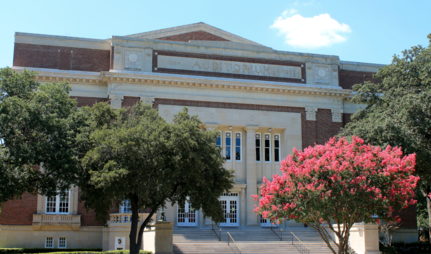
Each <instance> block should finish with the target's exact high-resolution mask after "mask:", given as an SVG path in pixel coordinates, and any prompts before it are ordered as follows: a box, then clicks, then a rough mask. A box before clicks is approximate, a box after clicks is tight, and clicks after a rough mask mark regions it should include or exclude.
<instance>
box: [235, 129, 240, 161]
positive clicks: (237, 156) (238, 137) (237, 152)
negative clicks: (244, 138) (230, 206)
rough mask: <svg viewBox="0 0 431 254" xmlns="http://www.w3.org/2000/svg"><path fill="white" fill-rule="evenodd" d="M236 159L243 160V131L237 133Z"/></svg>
mask: <svg viewBox="0 0 431 254" xmlns="http://www.w3.org/2000/svg"><path fill="white" fill-rule="evenodd" d="M235 160H237V161H241V133H240V132H237V133H235Z"/></svg>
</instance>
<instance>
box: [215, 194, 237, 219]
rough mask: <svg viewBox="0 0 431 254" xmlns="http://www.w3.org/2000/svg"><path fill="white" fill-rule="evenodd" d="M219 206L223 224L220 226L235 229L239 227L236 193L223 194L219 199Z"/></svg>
mask: <svg viewBox="0 0 431 254" xmlns="http://www.w3.org/2000/svg"><path fill="white" fill-rule="evenodd" d="M220 204H221V208H222V210H223V216H224V222H221V223H220V226H224V227H237V226H239V218H238V215H239V209H238V208H239V197H238V193H224V194H223V196H221V197H220Z"/></svg>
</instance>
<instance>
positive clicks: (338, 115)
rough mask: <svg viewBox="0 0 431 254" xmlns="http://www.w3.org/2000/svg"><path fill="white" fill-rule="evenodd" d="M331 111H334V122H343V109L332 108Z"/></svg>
mask: <svg viewBox="0 0 431 254" xmlns="http://www.w3.org/2000/svg"><path fill="white" fill-rule="evenodd" d="M331 113H332V122H339V123H341V122H343V120H342V115H343V110H342V109H331Z"/></svg>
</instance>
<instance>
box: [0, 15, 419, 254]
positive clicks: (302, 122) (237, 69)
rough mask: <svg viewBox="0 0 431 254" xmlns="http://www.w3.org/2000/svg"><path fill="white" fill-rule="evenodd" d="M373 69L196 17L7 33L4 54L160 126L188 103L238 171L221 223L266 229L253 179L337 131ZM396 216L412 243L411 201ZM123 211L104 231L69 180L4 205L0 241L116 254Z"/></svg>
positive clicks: (197, 220) (195, 216)
mask: <svg viewBox="0 0 431 254" xmlns="http://www.w3.org/2000/svg"><path fill="white" fill-rule="evenodd" d="M379 67H383V65H378V64H369V63H358V62H346V61H341V60H340V59H339V57H337V56H329V55H317V54H307V53H296V52H286V51H278V50H274V49H272V48H269V47H266V46H263V45H260V44H258V43H255V42H252V41H250V40H247V39H244V38H242V37H239V36H237V35H234V34H231V33H228V32H226V31H223V30H220V29H217V28H215V27H212V26H209V25H207V24H204V23H196V24H191V25H185V26H180V27H173V28H168V29H162V30H157V31H152V32H145V33H140V34H133V35H128V36H112V38H110V39H106V40H98V39H84V38H75V37H63V36H51V35H40V34H27V33H16V35H15V49H14V61H13V69H15V70H16V71H22V70H23V69H24V68H27V69H30V70H35V71H37V72H38V75H37V76H36V79H37V80H38V81H39V82H41V83H43V82H53V81H68V82H69V83H70V84H71V86H72V91H71V92H70V95H71V96H72V97H73V98H76V100H77V101H78V106H92V105H93V104H95V103H97V102H109V103H110V104H111V106H112V107H115V108H120V107H127V106H132V105H134V104H136V103H137V102H139V101H141V102H143V103H147V104H151V105H152V106H153V107H154V108H156V109H158V111H159V114H160V116H162V117H163V118H165V119H166V120H167V121H171V120H172V119H173V116H174V114H176V113H177V112H179V111H180V110H181V109H182V108H183V107H188V109H189V113H190V114H193V115H198V116H199V118H200V119H201V121H202V122H203V123H204V124H203V125H202V129H203V130H217V131H218V132H219V138H218V139H217V145H218V146H219V147H221V148H222V153H223V155H224V156H225V157H226V163H225V167H226V168H228V169H233V170H234V171H235V174H236V178H235V185H234V188H233V189H232V190H230V192H229V193H225V194H223V196H221V197H220V202H221V205H222V208H223V211H224V213H225V218H226V221H225V222H224V223H222V224H221V226H226V227H260V226H262V227H265V226H268V225H269V223H268V221H266V220H262V219H261V218H259V217H258V216H257V215H256V214H255V213H254V211H253V208H254V205H255V204H256V202H255V201H254V200H253V199H252V198H251V195H252V194H256V193H258V192H259V186H260V184H261V182H262V179H263V177H266V178H268V179H272V175H273V174H278V173H279V172H280V171H279V169H280V161H281V160H282V159H283V158H285V157H286V156H287V155H288V154H290V153H291V151H292V149H293V148H294V147H296V149H298V150H300V149H303V148H306V147H308V146H310V145H313V144H315V143H317V144H323V143H324V142H326V141H327V140H328V139H329V138H330V137H333V136H335V135H336V134H337V133H338V132H339V130H340V128H342V127H343V126H344V125H345V124H346V123H348V122H349V121H350V116H351V115H352V114H353V113H354V112H355V111H357V109H358V108H359V106H358V105H355V104H352V103H350V102H349V98H351V96H352V91H351V88H352V86H353V85H354V84H358V83H362V82H364V81H372V82H376V80H374V79H373V78H372V75H373V74H374V73H376V72H377V71H378V68H379ZM403 213H404V214H407V215H408V216H403V217H405V220H404V224H403V227H404V229H405V232H406V235H405V237H404V236H403V237H402V238H400V239H407V237H410V238H409V239H413V238H412V237H413V236H414V235H413V236H412V234H411V232H413V231H412V230H413V229H414V232H416V212H415V207H410V208H408V209H406V210H405V211H404V212H403ZM165 214H166V217H167V219H168V220H170V221H173V222H174V226H176V227H205V226H209V225H210V224H211V221H210V220H208V219H205V220H204V218H203V214H202V213H201V212H200V211H195V210H193V208H192V207H191V205H190V204H189V203H186V204H181V205H179V206H178V205H175V206H173V207H171V206H169V207H168V208H167V209H166V210H165ZM128 216H130V215H129V211H128V207H127V204H125V205H124V206H123V207H120V208H113V209H112V211H111V220H110V222H109V227H108V228H103V227H102V226H101V225H100V224H99V223H98V222H96V221H95V216H94V212H92V211H89V212H87V211H85V209H84V206H83V204H82V203H80V202H79V188H78V187H73V188H71V189H70V191H69V192H68V193H64V194H62V195H59V196H57V197H49V198H48V197H43V196H40V195H39V196H34V195H30V194H25V195H23V197H22V199H20V200H12V201H9V202H7V203H5V204H3V208H2V214H1V221H0V224H1V225H0V230H1V231H0V247H23V246H24V247H44V246H45V247H56V248H57V247H64V246H65V245H66V246H67V247H69V248H77V247H103V248H104V249H114V248H116V247H117V245H115V244H116V243H117V242H118V239H120V238H121V239H122V237H125V240H124V241H125V242H127V241H128V224H127V219H128V218H129V217H128ZM140 216H145V214H144V213H142V214H141V215H140ZM298 226H303V225H302V224H301V225H300V224H297V223H295V222H294V221H288V222H285V223H284V225H283V227H298ZM124 232H125V233H124ZM22 237H24V238H25V239H27V238H29V239H31V240H29V241H25V242H22V241H20V238H22ZM414 240H416V239H414ZM18 244H20V245H19V246H18Z"/></svg>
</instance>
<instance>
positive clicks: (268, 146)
mask: <svg viewBox="0 0 431 254" xmlns="http://www.w3.org/2000/svg"><path fill="white" fill-rule="evenodd" d="M265 161H267V162H269V161H271V134H269V133H266V134H265Z"/></svg>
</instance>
